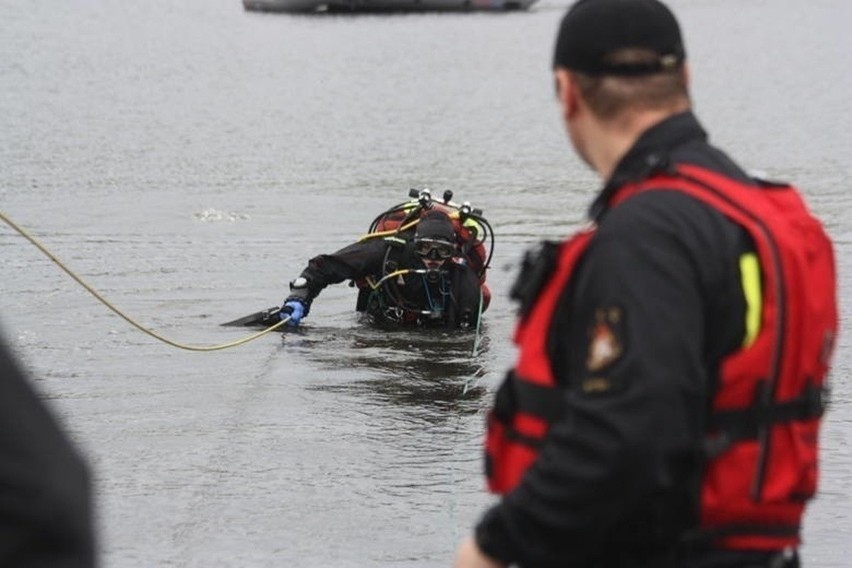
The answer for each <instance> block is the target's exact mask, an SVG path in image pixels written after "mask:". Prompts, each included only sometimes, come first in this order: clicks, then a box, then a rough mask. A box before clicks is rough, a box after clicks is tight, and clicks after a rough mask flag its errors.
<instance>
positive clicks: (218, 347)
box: [0, 211, 290, 351]
mask: <svg viewBox="0 0 852 568" xmlns="http://www.w3.org/2000/svg"><path fill="white" fill-rule="evenodd" d="M0 219H2V220H3V221H4V222H5V223H6V224H7V225H9V226H10V227H12V228H13V229H14V230H15V231H17V232H18V233H19V234H20V235H21V236H22V237H24V238H25V239H27V240H28V241H30V242H31V243H32V244H33V245H35V247H36V248H37V249H38V250H40V251H41V252H42V253H44V254H45V255H46V256H47V257H48V258H49V259H50V260H52V261H53V262H54V263H55V264H56V265H57V266H58V267H59V268H61V269H62V270H64V271H65V273H66V274H68V276H70V277H71V278H73V279H74V280H75V281H76V282H77V283H78V284H79V285H80V286H82V287H83V288H85V289H86V290H87V291H88V292H89V293H90V294H91V295H92V296H94V297H95V298H97V299H98V300H99V301H100V302H101V303H102V304H103V305H105V306H106V307H108V308H109V309H110V310H112V311H113V312H115V313H116V314H117V315H118V316H119V317H121V318H122V319H123V320H124V321H126V322H127V323H129V324H130V325H132V326H133V327H135V328H136V329H138V330H140V331H142V332H144V333H147V334H148V335H150V336H151V337H153V338H155V339H159V340H160V341H162V342H163V343H167V344H169V345H171V346H172V347H177V348H178V349H185V350H187V351H218V350H221V349H228V348H229V347H236V346H237V345H242V344H243V343H248V342H249V341H252V340H254V339H257V338H258V337H261V336H264V335H266V334H267V333H269V332H271V331H274V330H276V329H278V328H280V327H281V326H282V325H284V324H286V323H287V322H288V321H289V319H290V318H289V317H288V318H285V319H283V320H281V321H280V322H278V323H276V324H275V325H273V326H271V327H268V328H266V329H264V330H263V331H260V332H258V333H255V334H252V335H249V336H247V337H244V338H242V339H238V340H237V341H232V342H230V343H223V344H221V345H186V344H183V343H178V342H177V341H172V340H171V339H168V338H166V337H163V336H162V335H160V334H158V333H156V332H154V331H152V330H150V329H148V328H146V327H145V326H143V325H142V324H140V323H137V322H136V321H135V320H133V319H132V318H131V317H129V316H127V315H126V314H124V313H123V312H122V311H121V310H119V309H118V308H116V307H115V306H114V305H112V304H111V303H110V302H109V301H108V300H107V299H106V298H104V297H103V296H101V295H100V294H99V293H98V292H97V291H96V290H95V289H94V288H92V287H91V286H89V285H88V284H86V283H85V282H84V281H83V280H82V279H81V278H80V277H79V276H77V275H76V274H74V273H73V272H72V271H71V270H70V269H69V268H68V267H66V266H65V265H64V264H62V261H60V260H59V259H58V258H56V257H55V256H54V255H53V253H51V252H50V251H49V250H47V248H46V247H45V246H44V245H42V244H41V243H40V242H38V240H36V238H35V237H33V236H32V235H30V234H29V233H28V232H27V231H25V230H24V229H23V228H22V227H20V226H18V225H17V224H16V223H15V222H14V221H12V220H11V219H10V218H9V217H7V216H6V214H5V213H3V212H2V211H0Z"/></svg>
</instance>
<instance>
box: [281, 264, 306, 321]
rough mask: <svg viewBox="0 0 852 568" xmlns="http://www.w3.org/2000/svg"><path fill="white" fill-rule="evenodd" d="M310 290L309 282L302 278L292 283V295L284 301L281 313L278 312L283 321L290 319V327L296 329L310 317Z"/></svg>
mask: <svg viewBox="0 0 852 568" xmlns="http://www.w3.org/2000/svg"><path fill="white" fill-rule="evenodd" d="M310 307H311V301H310V288H309V287H308V280H307V279H306V278H304V277H303V276H300V277H298V278H296V279H295V280H293V281H292V282H290V295H289V296H288V297H287V299H286V300H284V305H282V306H281V311H280V312H278V317H280V318H281V319H282V320H283V319H284V318H287V317H289V318H290V320H289V321H288V322H287V324H288V325H291V326H293V327H296V326H297V325H299V322H300V321H302V318H304V317H308V312H309V311H310Z"/></svg>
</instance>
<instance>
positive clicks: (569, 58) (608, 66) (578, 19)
mask: <svg viewBox="0 0 852 568" xmlns="http://www.w3.org/2000/svg"><path fill="white" fill-rule="evenodd" d="M629 48H640V49H647V50H650V51H653V52H654V53H656V54H657V55H658V56H659V57H658V58H657V60H656V61H652V62H647V63H645V62H643V63H613V62H611V61H609V60H608V59H607V58H608V56H609V55H611V54H612V53H613V52H615V51H618V50H621V49H629ZM685 59H686V51H685V50H684V47H683V40H682V39H681V34H680V26H679V25H678V23H677V19H676V18H675V15H674V14H673V13H672V11H671V10H669V8H668V7H667V6H666V5H665V4H663V3H662V2H660V1H659V0H577V2H575V3H574V4H573V5H572V6H571V8H569V10H568V13H567V14H565V17H564V18H562V24H561V25H560V27H559V35H558V36H557V39H556V50H555V52H554V55H553V66H554V67H565V68H566V69H570V70H572V71H578V72H581V73H586V74H588V75H634V76H635V75H649V74H652V73H658V72H660V71H667V70H672V69H675V68H677V67H679V66H680V65H681V64H682V63H683V62H684V60H685Z"/></svg>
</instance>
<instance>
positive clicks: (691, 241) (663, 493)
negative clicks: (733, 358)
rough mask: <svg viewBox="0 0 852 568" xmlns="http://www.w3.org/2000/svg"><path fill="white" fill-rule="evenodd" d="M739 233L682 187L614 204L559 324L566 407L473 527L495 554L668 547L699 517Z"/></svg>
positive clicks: (734, 332)
mask: <svg viewBox="0 0 852 568" xmlns="http://www.w3.org/2000/svg"><path fill="white" fill-rule="evenodd" d="M652 193H657V195H656V196H655V195H652ZM659 193H666V194H670V195H667V196H665V197H660V195H659ZM737 234H738V228H737V227H736V226H734V225H732V224H730V223H729V222H728V221H726V220H725V219H724V218H723V217H722V216H721V215H719V214H718V213H716V212H715V211H713V210H711V209H709V208H707V207H705V206H703V205H701V204H698V203H697V202H695V201H693V200H691V199H690V198H688V197H686V196H682V195H673V192H648V193H647V194H645V195H640V196H636V197H634V198H632V199H631V200H629V201H627V202H625V203H624V204H623V205H621V206H619V207H618V208H616V209H615V210H613V211H611V212H610V213H609V214H608V216H607V217H606V219H605V220H604V222H603V223H602V224H601V226H600V229H599V231H598V233H597V235H596V236H595V238H594V239H593V241H592V242H591V244H590V246H589V248H588V249H587V251H586V254H585V255H584V257H583V259H582V261H581V263H580V265H579V266H578V267H577V268H576V270H575V276H574V279H573V280H572V284H571V287H570V288H569V289H568V290H566V291H564V292H563V295H562V298H561V300H560V303H559V305H558V307H557V311H556V314H555V321H554V324H553V326H552V327H551V331H550V340H549V345H548V352H549V353H550V354H551V361H552V364H553V369H554V373H555V375H556V377H557V380H558V381H559V382H560V383H562V384H563V385H565V387H566V388H565V389H564V390H563V392H562V395H563V398H564V403H565V405H564V406H565V411H564V413H563V415H562V416H561V418H560V419H559V420H558V421H557V422H555V423H554V424H553V425H552V427H551V430H550V431H549V433H548V437H547V438H546V439H545V441H544V444H543V446H542V448H541V452H540V454H539V456H538V459H537V460H536V462H535V463H534V464H533V466H532V467H531V468H530V469H529V470H528V471H527V473H526V475H525V476H524V478H523V480H522V482H521V483H520V484H519V485H518V486H517V487H516V488H515V490H513V491H512V492H510V493H509V494H507V495H505V496H504V497H503V499H502V500H501V501H500V502H499V504H497V505H496V506H495V507H493V508H492V509H491V510H490V511H488V512H487V513H486V515H485V516H484V517H483V518H482V520H481V522H480V523H479V525H478V526H477V529H476V537H477V542H478V544H479V546H480V548H481V549H482V550H483V551H484V552H486V554H489V555H491V556H493V557H495V558H498V559H501V560H503V561H504V562H507V563H509V562H517V563H518V564H519V565H521V566H525V565H535V566H586V565H592V564H593V563H594V559H595V558H600V557H601V556H602V555H604V554H610V555H611V554H613V551H614V550H636V549H641V550H654V549H663V548H665V547H667V546H668V547H671V546H672V544H673V543H674V542H676V539H677V537H678V534H679V533H680V532H681V531H682V530H683V529H684V528H685V527H688V526H692V525H693V524H694V523H695V520H696V519H695V514H696V512H697V503H696V495H697V488H698V482H699V479H700V463H699V454H698V451H697V450H698V448H700V442H701V440H702V433H703V420H704V418H703V417H704V414H705V412H706V409H707V406H708V397H707V394H706V393H708V392H709V389H708V379H709V375H710V374H712V373H713V372H714V371H713V364H712V363H710V364H708V354H710V353H711V352H713V353H717V352H718V353H719V354H721V353H722V352H726V351H729V350H731V349H733V348H734V347H735V346H736V345H737V342H738V341H741V339H742V321H743V319H742V313H743V311H742V310H743V305H742V303H741V302H742V298H741V292H740V291H739V287H738V282H739V280H738V278H739V277H738V273H737V271H736V268H735V267H736V262H735V258H736V252H734V251H735V248H736V243H737V239H736V235H737ZM710 312H715V313H716V314H717V316H718V320H719V322H723V323H720V324H719V326H718V329H714V326H715V325H716V323H715V322H716V318H717V316H713V317H708V315H707V314H708V313H710ZM711 334H712V337H709V335H711ZM711 358H712V356H711Z"/></svg>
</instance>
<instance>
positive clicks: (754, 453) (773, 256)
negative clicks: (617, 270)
mask: <svg viewBox="0 0 852 568" xmlns="http://www.w3.org/2000/svg"><path fill="white" fill-rule="evenodd" d="M758 185H759V187H755V186H749V185H746V184H744V183H741V182H738V181H735V180H732V179H730V178H728V177H725V176H722V175H720V174H718V173H714V172H711V171H708V170H705V169H702V168H698V167H696V166H688V165H681V166H677V168H676V169H672V170H670V171H668V172H666V173H661V174H656V175H654V176H653V177H650V178H648V179H646V180H644V181H642V182H639V183H636V184H632V185H630V186H626V187H623V188H621V189H620V190H619V191H618V192H616V194H615V196H614V198H613V199H612V201H611V202H610V206H612V207H614V206H617V205H618V204H619V203H621V202H623V201H624V200H626V199H628V198H629V197H630V196H632V195H635V194H637V193H639V192H642V191H647V190H674V191H680V192H683V193H686V194H688V195H690V196H692V197H694V198H696V199H698V200H700V201H702V202H704V203H706V204H708V205H710V206H711V207H713V208H715V209H716V210H718V211H719V212H721V213H722V214H723V215H725V216H726V217H727V218H729V219H730V220H732V221H733V222H735V223H737V224H738V225H740V226H742V227H743V228H744V229H745V230H746V231H747V232H748V234H749V235H751V237H752V239H753V241H754V244H755V248H756V252H757V255H758V259H759V262H760V269H761V278H762V296H761V297H762V309H761V322H760V328H759V331H758V333H757V336H756V338H754V340H753V341H751V342H750V343H749V344H748V345H747V346H744V347H742V348H740V349H738V350H737V351H735V352H733V353H731V354H729V355H728V356H726V357H725V358H724V360H723V361H722V364H721V367H720V370H719V377H718V384H717V388H716V390H715V392H714V393H712V409H711V412H710V416H709V419H708V424H709V426H708V431H707V432H706V438H705V444H704V447H703V448H697V450H701V451H703V455H704V456H705V467H704V471H703V477H702V484H701V488H700V496H698V502H699V503H700V509H701V510H700V513H701V519H700V527H699V529H698V530H697V531H694V532H693V534H691V535H690V538H694V537H696V536H698V537H699V538H702V539H711V540H712V542H713V543H714V546H720V547H723V548H730V549H756V550H757V549H770V550H774V549H781V548H784V547H787V546H795V545H797V544H798V543H799V525H800V523H801V518H802V514H803V511H804V505H805V503H806V501H807V500H808V499H809V498H811V497H812V496H813V495H814V493H815V491H816V485H817V477H818V467H817V465H818V464H817V460H818V434H819V425H820V417H821V415H822V413H823V410H824V398H823V393H824V391H825V388H826V380H827V374H828V368H829V360H830V356H831V352H832V350H833V345H834V340H835V335H836V333H837V303H836V279H835V265H834V257H833V251H832V245H831V242H830V240H829V239H828V237H827V235H826V234H825V232H824V230H823V228H822V226H821V224H820V223H819V221H818V220H816V219H815V218H814V217H813V216H812V215H811V214H810V213H809V212H808V210H807V208H806V206H805V204H804V203H803V201H802V200H801V198H800V196H799V195H798V193H797V192H796V190H795V189H793V188H792V187H790V186H786V185H775V184H768V183H765V182H761V183H759V184H758ZM593 235H594V229H591V230H588V231H585V232H582V233H580V234H578V235H576V236H575V237H573V238H572V239H570V240H569V241H567V242H565V243H562V244H561V245H559V248H558V251H557V254H556V263H555V269H554V270H553V272H552V273H551V276H550V278H549V279H548V280H547V281H546V282H545V284H544V285H543V286H542V288H541V291H540V292H539V294H538V296H537V299H536V300H535V301H534V302H533V304H532V306H531V307H530V308H529V309H528V310H527V311H526V314H527V315H526V316H525V317H523V318H522V319H521V321H520V322H519V324H518V327H517V328H516V332H515V338H514V339H515V342H516V344H517V346H518V348H519V358H518V361H517V364H516V366H515V368H514V369H513V371H512V372H510V374H509V376H508V378H507V380H506V381H505V382H504V384H503V385H502V386H501V387H500V389H499V390H498V393H497V397H496V400H495V404H494V407H493V409H492V410H491V411H490V412H489V413H488V417H487V421H488V436H487V438H486V471H487V474H488V483H489V488H490V489H491V490H492V491H494V492H497V493H506V492H508V491H511V490H512V489H513V488H514V487H515V486H516V485H517V484H518V483H519V482H520V480H521V478H522V477H523V475H524V472H525V471H526V470H527V468H528V467H529V466H530V465H531V464H532V463H533V462H534V461H535V459H536V456H537V453H538V448H539V446H540V445H541V443H542V441H543V440H544V438H545V436H546V434H547V431H548V429H549V425H550V422H551V421H553V420H554V419H555V418H556V417H558V416H559V415H560V414H561V412H562V408H561V397H559V396H558V395H557V393H555V392H554V389H556V388H558V387H557V383H556V380H555V377H554V375H553V371H552V367H551V364H550V359H549V357H548V354H547V351H546V346H547V335H548V332H549V329H550V327H551V324H552V316H553V313H554V311H555V307H556V302H557V300H558V298H559V296H560V294H561V293H562V290H564V289H565V287H566V286H567V285H568V283H569V281H570V277H571V273H572V270H573V268H574V266H575V265H576V263H577V261H578V259H579V258H580V257H581V256H582V254H583V251H584V250H585V248H586V247H587V245H588V243H589V241H590V240H591V238H592V236H593ZM685 531H686V527H685ZM685 536H687V535H686V534H685Z"/></svg>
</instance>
